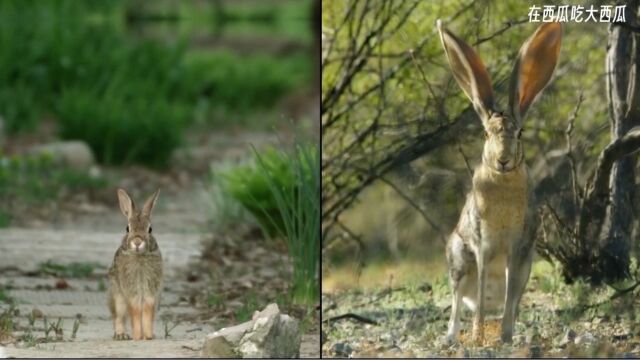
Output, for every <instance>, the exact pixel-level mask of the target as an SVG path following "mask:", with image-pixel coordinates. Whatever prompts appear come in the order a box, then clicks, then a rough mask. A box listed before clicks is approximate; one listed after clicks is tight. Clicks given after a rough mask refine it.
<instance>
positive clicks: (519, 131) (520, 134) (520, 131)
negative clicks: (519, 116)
mask: <svg viewBox="0 0 640 360" xmlns="http://www.w3.org/2000/svg"><path fill="white" fill-rule="evenodd" d="M521 136H522V129H520V130H518V139H520V137H521Z"/></svg>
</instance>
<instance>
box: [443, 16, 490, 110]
mask: <svg viewBox="0 0 640 360" xmlns="http://www.w3.org/2000/svg"><path fill="white" fill-rule="evenodd" d="M436 24H437V26H438V32H439V33H440V40H442V46H443V47H444V52H445V53H446V54H447V60H448V61H449V66H450V67H451V70H452V72H453V76H454V77H455V78H456V81H457V82H458V85H460V87H461V88H462V91H464V93H465V94H466V95H467V97H469V99H471V102H472V103H473V107H474V108H475V110H476V112H477V113H478V115H480V118H481V119H482V121H483V122H484V121H486V120H487V119H488V118H489V115H490V114H491V111H492V110H493V104H494V101H493V89H492V87H491V79H490V78H489V73H488V72H487V69H486V68H485V67H484V64H483V63H482V60H480V57H479V56H478V54H476V52H475V51H474V50H473V49H472V48H471V46H469V45H467V43H465V42H464V41H462V40H460V39H459V38H458V37H457V36H455V35H454V34H453V33H452V32H450V31H449V30H447V29H445V28H444V26H442V23H441V22H440V20H438V21H437V22H436Z"/></svg>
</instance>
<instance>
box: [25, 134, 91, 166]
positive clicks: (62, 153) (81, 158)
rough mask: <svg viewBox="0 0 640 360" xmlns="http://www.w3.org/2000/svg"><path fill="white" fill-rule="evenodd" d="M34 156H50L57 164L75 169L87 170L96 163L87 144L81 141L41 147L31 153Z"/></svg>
mask: <svg viewBox="0 0 640 360" xmlns="http://www.w3.org/2000/svg"><path fill="white" fill-rule="evenodd" d="M29 153H30V154H32V155H44V154H48V155H49V156H51V157H52V158H53V160H54V161H55V162H60V163H63V164H65V165H67V166H69V167H72V168H75V169H87V168H89V167H90V166H91V165H93V164H94V163H95V157H94V156H93V151H91V148H90V147H89V145H87V143H85V142H84V141H79V140H72V141H58V142H53V143H49V144H44V145H39V146H36V147H34V148H32V149H31V150H30V151H29Z"/></svg>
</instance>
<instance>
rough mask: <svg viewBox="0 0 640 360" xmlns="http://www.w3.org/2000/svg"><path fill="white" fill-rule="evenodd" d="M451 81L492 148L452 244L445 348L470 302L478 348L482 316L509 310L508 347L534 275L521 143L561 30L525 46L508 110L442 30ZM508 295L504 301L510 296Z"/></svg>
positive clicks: (545, 29)
mask: <svg viewBox="0 0 640 360" xmlns="http://www.w3.org/2000/svg"><path fill="white" fill-rule="evenodd" d="M437 27H438V32H439V33H440V39H441V41H442V45H443V46H444V49H445V53H446V56H447V60H448V62H449V65H450V67H451V69H452V72H453V75H454V77H455V79H456V81H457V82H458V84H459V85H460V87H461V88H462V90H463V92H464V93H465V94H466V95H467V97H469V99H470V100H471V102H472V103H473V106H474V109H475V110H476V112H477V113H478V115H479V116H480V119H481V120H482V125H483V127H484V131H485V135H486V140H485V144H484V150H483V153H482V163H481V164H480V165H479V166H478V167H477V168H476V169H475V172H474V175H473V185H472V190H471V192H470V193H469V194H468V195H467V199H466V203H465V205H464V208H463V209H462V214H461V215H460V219H459V221H458V225H457V226H456V228H455V230H454V231H453V233H452V234H451V235H450V237H449V239H448V242H447V248H446V253H447V263H448V267H449V279H450V284H451V287H452V292H453V302H452V304H451V318H450V320H449V326H448V331H447V340H448V341H449V342H453V341H455V339H456V337H457V335H458V331H459V328H460V307H461V303H462V302H464V303H465V304H466V305H467V306H468V307H469V308H470V309H471V310H472V311H474V312H475V316H474V321H473V340H474V341H475V342H476V343H483V342H484V312H485V311H486V310H488V309H489V308H497V307H498V306H500V305H502V304H504V313H503V317H502V334H501V338H502V341H503V342H511V338H512V335H513V326H514V322H515V318H516V317H517V314H518V311H517V309H518V304H519V302H520V298H521V296H522V293H523V292H524V289H525V286H526V284H527V281H528V279H529V274H530V272H531V263H532V260H533V248H534V246H533V236H526V233H527V231H529V230H530V228H528V226H529V225H530V221H531V220H530V219H531V216H532V213H531V211H530V210H529V209H528V204H529V201H530V197H531V186H530V178H529V173H528V170H527V167H526V165H525V163H524V151H523V145H522V141H521V135H522V125H523V119H524V116H525V113H526V112H527V110H528V109H529V107H530V105H531V104H532V103H533V101H534V100H535V98H536V96H537V95H538V94H539V93H540V92H541V91H542V89H543V88H544V87H545V86H546V85H547V83H548V82H549V80H550V79H551V76H552V74H553V71H554V69H555V66H556V63H557V61H558V57H559V54H560V43H561V38H562V27H561V25H560V24H559V23H544V24H542V25H541V26H540V27H539V28H538V29H537V30H536V32H535V33H534V34H533V35H532V36H531V37H530V38H529V39H528V40H527V41H526V42H525V43H524V44H523V45H522V48H521V49H520V53H519V54H518V57H517V59H516V62H515V66H514V68H513V72H512V74H511V82H510V89H509V109H508V111H507V112H500V111H498V110H496V108H495V107H494V98H493V91H492V86H491V81H490V78H489V74H488V73H487V70H486V69H485V67H484V65H483V63H482V61H481V60H480V58H479V57H478V55H477V54H476V53H475V51H474V50H473V49H472V48H471V47H470V46H469V45H467V44H466V43H465V42H464V41H462V40H461V39H459V38H458V37H457V36H455V35H454V34H452V33H451V32H450V31H448V30H447V29H445V28H444V27H443V26H442V24H441V22H440V20H438V22H437ZM505 290H506V293H505Z"/></svg>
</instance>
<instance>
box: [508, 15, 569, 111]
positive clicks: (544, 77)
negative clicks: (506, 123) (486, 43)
mask: <svg viewBox="0 0 640 360" xmlns="http://www.w3.org/2000/svg"><path fill="white" fill-rule="evenodd" d="M561 43H562V26H561V25H560V23H557V22H554V23H545V24H542V25H540V27H538V30H536V32H535V33H533V35H531V37H530V38H529V39H527V41H525V43H524V44H523V45H522V48H520V53H519V54H518V58H517V59H516V63H515V65H514V67H513V72H512V73H511V83H510V88H509V108H510V109H511V111H512V113H513V115H514V116H515V117H516V119H518V121H522V119H523V118H524V115H525V114H526V112H527V110H528V109H529V107H530V106H531V104H532V103H533V101H534V100H535V98H536V96H537V95H538V94H539V93H540V92H541V91H542V89H544V87H545V86H546V85H547V83H548V82H549V80H550V79H551V75H553V70H554V69H555V67H556V64H557V63H558V57H559V56H560V44H561Z"/></svg>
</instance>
